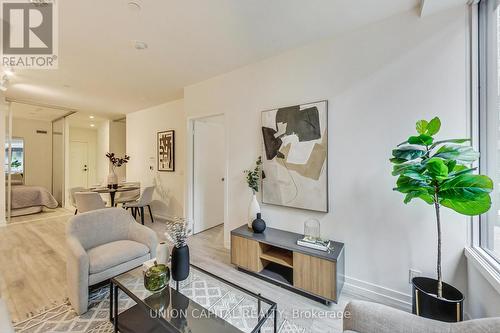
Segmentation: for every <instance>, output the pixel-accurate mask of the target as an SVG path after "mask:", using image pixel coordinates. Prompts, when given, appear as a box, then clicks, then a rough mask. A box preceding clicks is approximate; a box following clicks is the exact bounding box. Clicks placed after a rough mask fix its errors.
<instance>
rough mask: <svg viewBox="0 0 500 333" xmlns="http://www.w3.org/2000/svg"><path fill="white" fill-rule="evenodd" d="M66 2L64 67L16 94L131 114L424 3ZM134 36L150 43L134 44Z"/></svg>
mask: <svg viewBox="0 0 500 333" xmlns="http://www.w3.org/2000/svg"><path fill="white" fill-rule="evenodd" d="M135 1H136V2H139V3H140V4H141V6H142V10H140V11H133V10H130V9H129V8H128V6H127V3H128V1H127V0H106V1H102V0H100V1H99V0H72V1H58V2H57V3H58V4H59V6H60V14H59V30H60V32H59V69H58V70H29V71H17V72H16V75H15V77H13V78H12V79H11V84H10V87H9V89H8V91H7V93H6V95H7V96H8V97H11V98H16V99H22V100H31V101H37V102H40V103H47V104H51V105H61V106H67V107H71V108H74V109H80V110H86V111H88V112H93V113H99V112H112V113H127V112H131V111H135V110H139V109H143V108H145V107H148V106H152V105H157V104H160V103H164V102H167V101H169V100H173V99H177V98H180V97H182V94H183V89H182V88H183V87H185V86H186V85H189V84H193V83H196V82H199V81H202V80H205V79H208V78H210V77H213V76H215V75H218V74H222V73H225V72H228V71H231V70H233V69H236V68H238V67H241V66H243V65H246V64H249V63H253V62H256V61H259V60H262V59H265V58H268V57H270V56H273V55H276V54H278V53H281V52H284V51H286V50H287V49H291V48H295V47H298V46H300V45H304V44H307V43H309V42H312V41H315V40H319V39H322V38H326V37H329V36H334V35H339V34H342V33H345V32H346V31H349V30H353V29H356V28H358V27H360V26H363V25H366V24H369V23H372V22H375V21H378V20H381V19H384V18H386V17H389V16H392V15H394V14H396V13H398V12H403V11H407V10H411V9H412V8H415V7H416V6H417V5H418V4H419V1H418V0H377V1H375V0H314V1H307V0H273V1H270V0H251V1H248V0H247V1H245V0H210V1H207V0H183V1H178V0H177V1H175V0H162V1H153V0H151V1H146V0H143V1H141V0H135ZM134 40H139V41H144V42H146V43H147V44H148V46H149V47H148V49H146V50H141V51H139V50H136V49H135V48H134V47H133V42H132V41H134Z"/></svg>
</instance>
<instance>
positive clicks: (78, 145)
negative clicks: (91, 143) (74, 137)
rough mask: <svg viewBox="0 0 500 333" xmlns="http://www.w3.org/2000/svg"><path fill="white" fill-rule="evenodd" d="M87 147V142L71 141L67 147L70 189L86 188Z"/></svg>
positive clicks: (87, 180) (87, 179)
mask: <svg viewBox="0 0 500 333" xmlns="http://www.w3.org/2000/svg"><path fill="white" fill-rule="evenodd" d="M88 150H89V147H88V143H87V142H81V141H71V142H70V145H69V184H70V187H77V186H78V187H79V186H82V187H88V186H89V185H88V182H89V176H88V175H89V160H88V158H89V156H88V155H89V153H88Z"/></svg>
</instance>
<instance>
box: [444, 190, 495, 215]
mask: <svg viewBox="0 0 500 333" xmlns="http://www.w3.org/2000/svg"><path fill="white" fill-rule="evenodd" d="M441 205H443V206H445V207H448V208H450V209H453V210H454V211H455V212H457V213H460V214H463V215H469V216H475V215H480V214H483V213H486V212H487V211H488V210H489V209H490V207H491V198H490V196H489V195H488V194H483V195H478V196H476V197H475V198H474V199H473V200H471V199H468V200H457V199H443V200H441Z"/></svg>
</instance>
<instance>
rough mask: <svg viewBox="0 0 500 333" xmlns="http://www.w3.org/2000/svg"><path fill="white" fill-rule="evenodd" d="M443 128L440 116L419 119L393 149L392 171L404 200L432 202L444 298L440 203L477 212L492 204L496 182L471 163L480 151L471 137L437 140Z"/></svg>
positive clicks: (465, 212) (439, 294) (439, 293)
mask: <svg viewBox="0 0 500 333" xmlns="http://www.w3.org/2000/svg"><path fill="white" fill-rule="evenodd" d="M440 129H441V121H440V119H439V118H438V117H435V118H433V119H432V120H430V121H427V120H419V121H417V124H416V130H417V134H416V135H413V136H410V137H409V138H408V139H407V140H406V141H404V142H402V143H400V144H399V145H398V146H397V147H396V148H395V149H393V151H392V158H391V159H390V161H391V163H392V164H393V169H392V175H393V176H397V177H398V179H397V181H396V187H395V188H394V190H395V191H398V192H401V193H403V194H404V195H405V198H404V203H405V204H407V203H409V202H411V201H412V200H414V199H420V200H423V201H424V202H425V203H427V204H429V205H432V206H433V207H434V210H435V214H436V225H437V238H438V253H437V267H436V268H437V280H438V290H437V292H436V294H437V297H438V298H442V285H443V282H442V281H443V280H442V274H441V216H440V209H441V207H446V208H450V209H452V210H454V211H455V212H457V213H459V214H462V215H468V216H474V215H480V214H483V213H485V212H487V211H488V210H489V209H490V207H491V198H490V192H491V191H492V189H493V182H492V181H491V179H490V178H489V177H487V176H484V175H478V174H475V173H474V172H475V170H476V168H473V167H471V165H472V163H473V162H474V161H476V160H477V159H478V158H479V153H478V152H476V151H474V149H473V148H472V147H471V146H470V145H468V144H467V143H468V142H469V141H470V139H447V140H436V139H435V137H434V136H435V135H436V134H437V133H438V132H439V130H440Z"/></svg>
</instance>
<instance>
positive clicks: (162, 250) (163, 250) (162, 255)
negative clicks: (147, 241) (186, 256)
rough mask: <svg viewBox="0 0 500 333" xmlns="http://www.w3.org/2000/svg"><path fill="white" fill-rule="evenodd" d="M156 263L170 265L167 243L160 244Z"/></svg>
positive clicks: (157, 248)
mask: <svg viewBox="0 0 500 333" xmlns="http://www.w3.org/2000/svg"><path fill="white" fill-rule="evenodd" d="M156 262H157V263H158V264H163V265H166V264H167V263H168V245H167V243H166V242H160V243H159V244H158V246H157V247H156Z"/></svg>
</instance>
